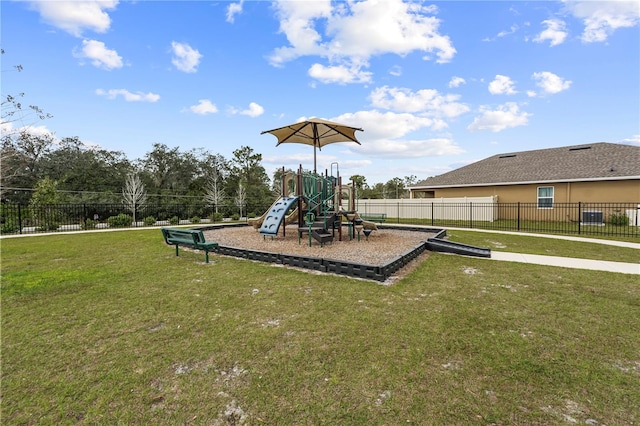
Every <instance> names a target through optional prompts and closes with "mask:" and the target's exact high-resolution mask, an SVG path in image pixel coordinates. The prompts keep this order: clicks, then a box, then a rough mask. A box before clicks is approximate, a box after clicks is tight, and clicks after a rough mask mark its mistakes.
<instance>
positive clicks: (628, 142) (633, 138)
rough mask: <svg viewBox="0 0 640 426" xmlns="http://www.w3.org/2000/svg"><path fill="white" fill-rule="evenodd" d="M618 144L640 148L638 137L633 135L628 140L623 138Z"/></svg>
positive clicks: (639, 138)
mask: <svg viewBox="0 0 640 426" xmlns="http://www.w3.org/2000/svg"><path fill="white" fill-rule="evenodd" d="M619 142H620V143H623V144H626V145H637V146H640V135H633V136H631V137H630V138H625V139H622V140H621V141H619Z"/></svg>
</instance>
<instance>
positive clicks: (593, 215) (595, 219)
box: [582, 210, 604, 226]
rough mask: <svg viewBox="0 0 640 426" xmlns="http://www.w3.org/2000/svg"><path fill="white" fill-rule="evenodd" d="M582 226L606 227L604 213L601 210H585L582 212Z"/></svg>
mask: <svg viewBox="0 0 640 426" xmlns="http://www.w3.org/2000/svg"><path fill="white" fill-rule="evenodd" d="M582 225H597V226H602V225H604V221H603V217H602V212H601V211H599V210H585V211H583V212H582Z"/></svg>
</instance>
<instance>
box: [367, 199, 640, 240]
mask: <svg viewBox="0 0 640 426" xmlns="http://www.w3.org/2000/svg"><path fill="white" fill-rule="evenodd" d="M358 212H359V213H360V214H363V215H366V214H372V213H379V214H380V213H381V214H385V215H386V221H387V222H392V223H404V224H418V225H428V226H442V227H459V228H475V229H489V230H502V231H518V232H537V233H551V234H564V235H571V234H576V235H584V236H589V235H593V236H607V237H615V236H620V237H640V204H639V203H637V202H620V203H583V202H578V203H554V204H553V205H552V206H550V207H545V208H541V207H539V206H538V204H537V203H521V202H518V203H478V202H462V203H448V202H442V201H438V200H434V201H432V202H430V201H428V200H394V201H393V202H388V201H385V200H362V201H360V202H359V203H358Z"/></svg>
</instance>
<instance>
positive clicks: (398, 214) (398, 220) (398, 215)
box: [396, 201, 400, 223]
mask: <svg viewBox="0 0 640 426" xmlns="http://www.w3.org/2000/svg"><path fill="white" fill-rule="evenodd" d="M397 209H398V210H397V212H398V213H397V215H396V216H397V217H398V219H396V222H398V223H400V201H398V203H397Z"/></svg>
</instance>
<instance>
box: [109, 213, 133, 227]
mask: <svg viewBox="0 0 640 426" xmlns="http://www.w3.org/2000/svg"><path fill="white" fill-rule="evenodd" d="M132 220H133V219H131V216H129V215H128V214H124V213H120V214H119V215H117V216H111V217H109V219H107V223H108V224H109V227H111V228H124V227H127V226H131V221H132Z"/></svg>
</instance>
